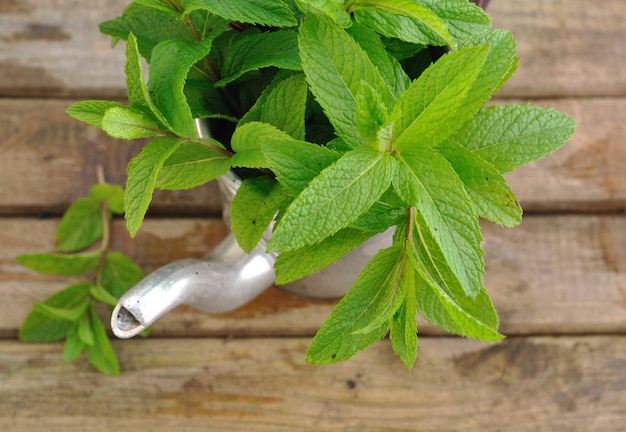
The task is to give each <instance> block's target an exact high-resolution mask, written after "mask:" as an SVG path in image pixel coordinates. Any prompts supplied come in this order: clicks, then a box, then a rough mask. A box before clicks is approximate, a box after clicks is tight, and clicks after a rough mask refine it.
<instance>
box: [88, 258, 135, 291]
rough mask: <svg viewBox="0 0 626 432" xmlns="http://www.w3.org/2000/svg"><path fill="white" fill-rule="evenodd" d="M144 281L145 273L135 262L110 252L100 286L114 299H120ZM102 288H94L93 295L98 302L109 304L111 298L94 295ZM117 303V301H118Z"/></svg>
mask: <svg viewBox="0 0 626 432" xmlns="http://www.w3.org/2000/svg"><path fill="white" fill-rule="evenodd" d="M141 279H143V272H142V271H141V269H140V268H139V266H138V265H137V264H135V262H134V261H133V260H132V259H130V258H128V257H127V256H126V255H124V254H122V253H120V252H108V253H107V256H106V260H105V261H104V266H103V268H102V276H101V279H100V284H101V285H102V287H103V288H105V289H106V290H107V291H108V292H109V293H111V294H110V295H112V296H113V297H114V298H120V297H121V296H122V295H123V294H124V293H125V292H126V291H128V290H129V289H130V288H132V287H133V286H135V285H136V284H137V283H139V281H140V280H141ZM96 291H100V287H94V288H92V295H93V296H94V297H96V298H97V299H98V300H101V301H104V302H106V303H109V302H110V300H111V298H110V297H109V296H106V295H104V294H94V292H96ZM116 303H117V301H116Z"/></svg>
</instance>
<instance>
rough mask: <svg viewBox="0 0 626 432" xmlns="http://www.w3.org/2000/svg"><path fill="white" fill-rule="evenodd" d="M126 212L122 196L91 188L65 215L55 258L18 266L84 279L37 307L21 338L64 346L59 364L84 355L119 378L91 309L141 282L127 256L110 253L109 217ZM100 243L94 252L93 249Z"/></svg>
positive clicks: (23, 260) (104, 187) (24, 260)
mask: <svg viewBox="0 0 626 432" xmlns="http://www.w3.org/2000/svg"><path fill="white" fill-rule="evenodd" d="M123 212H124V191H123V189H122V188H121V187H119V186H115V185H110V184H98V185H95V186H92V188H91V193H90V195H89V196H86V197H83V198H80V199H78V200H77V201H76V202H75V203H73V204H72V205H71V206H70V207H69V208H68V210H67V211H66V212H65V214H64V216H63V218H62V219H61V222H60V223H59V225H58V227H57V230H56V236H55V243H56V253H52V254H50V253H45V254H32V255H21V256H19V257H17V261H18V262H19V263H20V264H22V265H24V266H25V267H28V268H30V269H32V270H35V271H37V272H39V273H43V274H54V275H63V276H80V275H85V277H86V279H85V280H83V281H80V282H76V283H73V284H71V285H70V286H68V287H67V288H65V289H63V290H61V291H59V292H57V293H56V294H54V295H53V296H51V297H49V298H48V299H46V300H45V301H43V302H42V303H35V305H34V306H33V310H32V311H31V313H30V314H29V315H28V317H27V318H26V320H25V321H24V323H23V324H22V327H21V329H20V332H19V338H20V339H21V340H23V341H29V342H53V341H58V340H65V346H64V348H63V360H64V361H65V362H71V361H74V360H75V359H77V358H78V357H79V356H80V355H81V353H82V352H83V351H84V352H86V354H87V357H88V359H89V361H90V362H91V363H92V364H93V365H94V366H95V367H96V368H97V369H98V370H99V371H101V372H103V373H105V374H108V375H117V374H118V373H119V365H118V361H117V357H116V356H115V352H114V351H113V349H112V347H111V344H110V342H109V339H108V336H107V332H106V328H105V326H104V324H102V321H101V320H100V318H99V316H98V315H97V314H96V310H95V307H96V305H97V304H98V303H104V304H107V305H110V306H115V305H116V304H117V301H118V299H119V298H120V296H121V295H122V294H124V292H126V291H127V290H128V289H129V288H130V287H132V286H133V285H135V284H136V283H137V282H139V281H140V280H141V279H142V278H143V274H142V272H141V269H140V268H139V267H138V266H137V265H136V264H135V263H134V262H133V261H132V260H131V259H130V258H128V257H127V256H125V255H123V254H121V253H120V252H116V251H113V250H111V245H110V241H111V220H112V216H113V215H115V214H117V215H121V214H123ZM96 243H99V245H98V247H97V248H95V249H94V248H92V247H91V246H93V245H94V244H96Z"/></svg>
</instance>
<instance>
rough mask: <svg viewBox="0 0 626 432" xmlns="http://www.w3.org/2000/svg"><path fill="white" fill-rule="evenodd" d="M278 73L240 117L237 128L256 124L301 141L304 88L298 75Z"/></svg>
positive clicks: (306, 89) (304, 101)
mask: <svg viewBox="0 0 626 432" xmlns="http://www.w3.org/2000/svg"><path fill="white" fill-rule="evenodd" d="M283 76H284V74H279V76H277V78H276V79H274V81H272V84H271V85H270V86H268V88H267V89H266V90H264V91H263V93H262V94H261V96H260V97H259V99H258V100H257V102H256V103H255V104H254V105H253V106H252V108H250V110H249V111H248V112H247V113H246V114H245V115H244V116H243V118H242V119H241V121H240V122H239V125H243V124H245V123H249V122H252V121H258V122H262V123H268V124H271V125H272V126H275V127H277V128H278V129H280V130H282V131H285V132H287V133H288V134H289V135H290V136H291V137H293V138H295V139H297V140H304V136H305V128H304V115H305V112H306V99H307V92H308V87H307V84H306V80H305V78H304V75H303V74H301V73H299V74H295V75H291V76H288V77H287V78H282V77H283Z"/></svg>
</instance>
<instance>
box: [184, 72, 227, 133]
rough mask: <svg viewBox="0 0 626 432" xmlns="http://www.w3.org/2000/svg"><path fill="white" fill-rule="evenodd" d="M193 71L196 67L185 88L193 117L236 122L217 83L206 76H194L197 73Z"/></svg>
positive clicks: (188, 77)
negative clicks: (216, 85)
mask: <svg viewBox="0 0 626 432" xmlns="http://www.w3.org/2000/svg"><path fill="white" fill-rule="evenodd" d="M193 72H194V69H192V70H191V71H190V72H189V75H188V76H187V81H186V82H185V89H184V90H183V91H184V93H185V98H186V99H187V104H188V105H189V109H190V110H191V115H192V117H193V118H217V119H225V120H228V121H230V122H233V123H236V122H237V118H236V117H235V116H233V114H232V111H231V108H230V107H229V106H228V104H227V103H226V101H225V100H224V98H223V97H222V95H221V94H220V92H219V90H218V89H217V88H216V87H215V85H214V84H213V83H212V82H211V81H210V80H207V79H206V76H198V77H192V75H195V74H194V73H193ZM198 75H201V74H200V73H198Z"/></svg>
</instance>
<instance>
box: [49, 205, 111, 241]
mask: <svg viewBox="0 0 626 432" xmlns="http://www.w3.org/2000/svg"><path fill="white" fill-rule="evenodd" d="M102 226H103V220H102V207H101V206H100V201H99V200H98V199H97V198H94V197H85V198H80V199H78V200H76V202H74V203H73V204H72V205H71V206H70V207H69V208H68V209H67V211H66V212H65V214H64V215H63V218H62V219H61V222H60V223H59V226H58V227H57V230H56V236H55V243H56V248H57V251H59V252H76V251H78V250H81V249H84V248H86V247H87V246H91V245H92V244H93V243H94V242H96V241H97V240H99V239H100V238H102Z"/></svg>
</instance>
